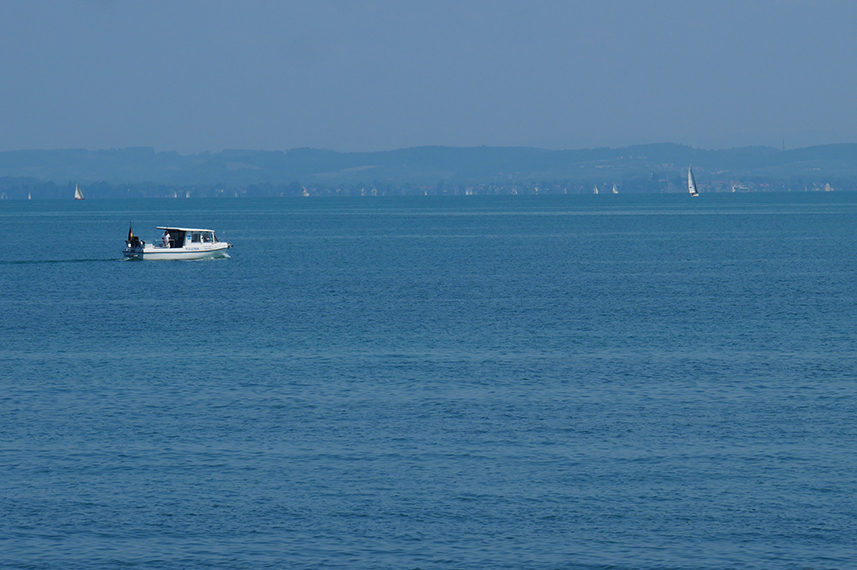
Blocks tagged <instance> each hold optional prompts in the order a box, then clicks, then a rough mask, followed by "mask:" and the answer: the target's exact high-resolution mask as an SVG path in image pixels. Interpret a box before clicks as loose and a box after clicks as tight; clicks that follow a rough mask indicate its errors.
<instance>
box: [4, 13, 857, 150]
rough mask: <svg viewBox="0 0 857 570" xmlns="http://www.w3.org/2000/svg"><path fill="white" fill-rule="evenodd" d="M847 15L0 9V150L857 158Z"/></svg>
mask: <svg viewBox="0 0 857 570" xmlns="http://www.w3.org/2000/svg"><path fill="white" fill-rule="evenodd" d="M855 30H857V2H853V0H847V1H834V0H811V1H809V0H739V1H733V0H698V1H695V0H638V1H637V0H592V1H578V0H561V1H554V0H291V1H289V0H280V1H262V0H240V1H239V0H178V1H177V0H168V1H163V0H146V1H143V2H141V1H126V0H51V1H49V0H4V1H3V2H0V151H9V150H24V149H60V148H86V149H89V150H98V149H111V148H124V147H132V146H148V147H154V148H155V150H157V151H159V152H161V151H178V152H179V153H181V154H192V153H199V152H203V151H210V152H219V151H221V150H224V149H258V150H288V149H292V148H300V147H311V148H325V149H330V150H337V151H345V152H352V151H377V150H393V149H398V148H407V147H415V146H423V145H442V146H458V147H462V146H480V145H487V146H526V147H539V148H546V149H581V148H594V147H624V146H629V145H636V144H648V143H661V142H670V143H678V144H685V145H690V146H692V147H697V148H706V149H717V148H734V147H741V146H749V145H768V146H774V147H777V148H779V147H781V146H782V145H784V146H785V147H786V148H800V147H805V146H812V145H817V144H833V143H842V142H857V73H855V71H857V65H855V64H857V32H855Z"/></svg>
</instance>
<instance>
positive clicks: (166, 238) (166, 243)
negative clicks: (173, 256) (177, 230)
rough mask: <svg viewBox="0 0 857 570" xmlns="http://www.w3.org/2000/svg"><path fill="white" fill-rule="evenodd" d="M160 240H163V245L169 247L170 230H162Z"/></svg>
mask: <svg viewBox="0 0 857 570" xmlns="http://www.w3.org/2000/svg"><path fill="white" fill-rule="evenodd" d="M161 240H162V241H163V242H164V247H170V231H169V230H164V235H163V236H161Z"/></svg>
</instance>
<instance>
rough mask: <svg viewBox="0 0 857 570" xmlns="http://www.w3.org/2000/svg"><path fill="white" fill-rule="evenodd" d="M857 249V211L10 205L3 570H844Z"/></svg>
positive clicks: (283, 203) (3, 279) (499, 201)
mask: <svg viewBox="0 0 857 570" xmlns="http://www.w3.org/2000/svg"><path fill="white" fill-rule="evenodd" d="M129 220H133V222H134V228H135V231H136V233H137V234H139V235H140V236H141V237H142V238H143V239H146V240H148V241H154V240H155V239H156V238H157V237H158V236H159V235H160V231H158V230H156V229H155V226H158V225H179V226H190V227H205V228H213V229H215V230H216V231H217V232H218V235H219V237H220V238H221V239H225V240H228V241H231V242H233V243H234V244H235V247H234V249H232V250H230V255H231V258H230V259H220V260H213V261H211V260H209V261H190V262H188V261H184V262H182V261H179V262H166V261H125V260H123V259H122V257H121V250H122V248H123V246H124V242H123V240H124V238H125V236H126V235H127V230H128V222H129ZM855 252H857V193H832V194H806V193H801V194H778V195H774V194H770V195H758V194H756V195H749V194H744V195H738V194H731V195H705V196H702V197H700V198H698V199H693V200H691V199H690V198H689V197H686V196H684V195H657V196H655V195H652V196H626V195H619V196H575V197H572V196H550V197H521V196H517V197H496V198H492V197H448V198H419V199H418V198H383V199H381V198H373V199H369V198H364V199H330V200H321V199H305V200H298V199H294V200H291V199H279V200H276V199H270V200H252V199H242V200H226V199H224V200H214V199H212V200H148V201H133V200H116V201H93V200H87V201H85V202H74V201H72V200H68V201H64V202H51V201H19V202H14V201H5V202H0V286H2V290H0V335H2V337H1V338H0V567H2V568H64V569H68V568H147V569H148V568H206V567H212V568H213V567H217V568H230V567H234V568H264V567H271V568H320V567H326V568H424V569H427V568H534V569H535V568H537V569H590V568H591V569H596V568H603V569H607V568H610V569H634V568H659V569H661V568H663V569H684V568H687V569H691V568H693V569H696V568H701V569H720V568H765V569H767V568H770V569H782V568H785V569H805V568H814V569H822V568H847V567H852V565H853V564H854V563H855V562H854V561H855V560H857V547H855V543H857V541H855V536H857V424H855V422H857V348H855V340H857V279H855V276H857V255H855Z"/></svg>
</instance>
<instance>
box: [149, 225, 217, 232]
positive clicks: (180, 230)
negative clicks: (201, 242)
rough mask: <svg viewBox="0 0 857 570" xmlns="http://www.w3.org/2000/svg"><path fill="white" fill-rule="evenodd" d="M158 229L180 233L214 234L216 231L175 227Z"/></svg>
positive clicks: (159, 227) (160, 227)
mask: <svg viewBox="0 0 857 570" xmlns="http://www.w3.org/2000/svg"><path fill="white" fill-rule="evenodd" d="M157 229H159V230H176V231H179V232H213V231H214V230H206V229H200V228H176V227H173V226H158V227H157Z"/></svg>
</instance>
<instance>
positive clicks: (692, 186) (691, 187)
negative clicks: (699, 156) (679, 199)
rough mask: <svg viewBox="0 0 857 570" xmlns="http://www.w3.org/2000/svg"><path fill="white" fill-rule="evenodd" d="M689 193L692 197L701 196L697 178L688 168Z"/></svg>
mask: <svg viewBox="0 0 857 570" xmlns="http://www.w3.org/2000/svg"><path fill="white" fill-rule="evenodd" d="M687 191H688V192H689V193H690V195H691V196H699V190H697V187H696V178H694V176H693V169H692V168H691V167H689V166H688V167H687Z"/></svg>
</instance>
